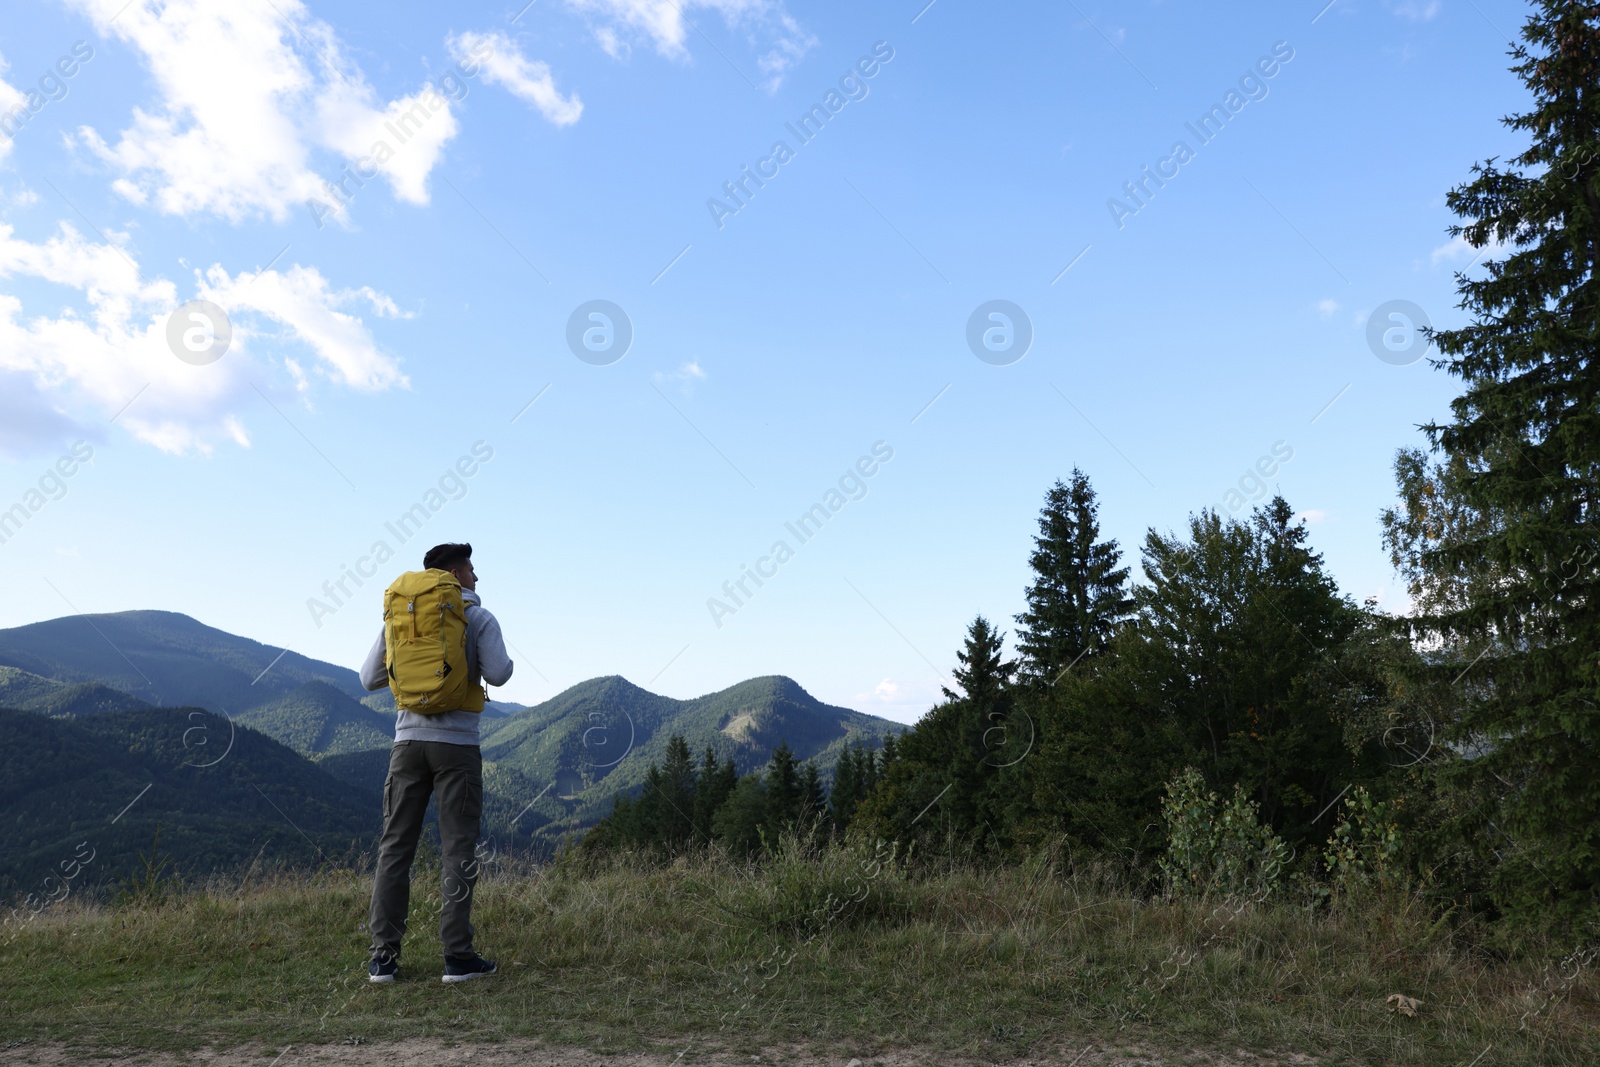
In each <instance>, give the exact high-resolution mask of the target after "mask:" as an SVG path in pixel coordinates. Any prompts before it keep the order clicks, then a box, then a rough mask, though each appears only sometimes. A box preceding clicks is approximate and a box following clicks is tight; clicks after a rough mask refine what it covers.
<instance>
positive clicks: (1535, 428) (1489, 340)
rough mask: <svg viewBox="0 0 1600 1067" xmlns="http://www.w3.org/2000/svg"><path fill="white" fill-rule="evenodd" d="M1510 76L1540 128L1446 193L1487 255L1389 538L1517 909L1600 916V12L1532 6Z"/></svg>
mask: <svg viewBox="0 0 1600 1067" xmlns="http://www.w3.org/2000/svg"><path fill="white" fill-rule="evenodd" d="M1534 8H1535V10H1534V13H1533V14H1532V15H1531V16H1530V17H1529V19H1528V21H1527V23H1526V24H1525V25H1524V27H1523V31H1522V37H1523V39H1524V41H1525V42H1526V43H1525V44H1523V45H1519V46H1518V47H1517V48H1516V49H1515V50H1514V51H1513V53H1512V55H1513V57H1514V58H1515V60H1516V65H1515V66H1513V67H1512V68H1511V69H1512V70H1513V71H1514V72H1515V73H1516V74H1517V76H1518V77H1519V78H1521V80H1522V82H1523V84H1524V85H1525V86H1526V87H1527V89H1528V90H1529V92H1530V94H1531V96H1532V98H1533V99H1532V106H1531V109H1530V110H1528V111H1526V112H1524V113H1522V114H1519V115H1514V116H1511V117H1509V118H1507V119H1506V120H1505V122H1506V125H1508V126H1509V127H1510V128H1512V129H1514V130H1519V131H1522V132H1524V133H1526V134H1527V135H1528V138H1529V145H1528V147H1527V149H1526V150H1524V151H1523V152H1522V153H1520V154H1519V155H1517V156H1514V157H1512V159H1511V160H1510V161H1509V163H1508V165H1505V166H1502V165H1500V164H1498V163H1497V162H1496V161H1495V160H1493V159H1491V160H1489V161H1487V162H1485V163H1481V164H1478V165H1476V166H1474V167H1473V177H1472V179H1471V180H1470V181H1469V182H1467V183H1466V184H1464V185H1461V186H1458V187H1457V188H1455V189H1454V190H1452V191H1451V192H1450V193H1449V194H1448V195H1447V198H1446V203H1447V204H1448V205H1449V207H1450V209H1451V210H1452V211H1453V212H1455V213H1456V215H1457V216H1458V217H1459V218H1461V219H1462V220H1463V221H1462V223H1460V224H1458V225H1456V226H1453V227H1451V233H1452V234H1454V235H1457V236H1460V237H1463V238H1464V239H1465V240H1466V242H1467V243H1468V244H1469V245H1471V246H1472V247H1474V248H1490V249H1491V253H1492V254H1491V255H1490V256H1489V257H1488V258H1487V259H1486V260H1485V262H1484V271H1485V273H1484V276H1482V277H1478V278H1469V277H1467V275H1465V274H1458V275H1457V276H1456V285H1457V292H1458V293H1459V295H1460V297H1461V307H1462V308H1464V309H1465V310H1466V311H1467V312H1469V313H1470V315H1471V319H1472V321H1471V322H1470V323H1469V324H1467V325H1465V326H1462V327H1460V328H1458V329H1451V330H1440V331H1436V332H1434V333H1433V334H1432V338H1433V340H1434V341H1436V342H1437V343H1438V346H1439V350H1440V352H1441V353H1442V357H1441V358H1440V359H1439V360H1436V361H1435V366H1438V367H1441V368H1443V369H1444V370H1447V371H1448V372H1449V373H1451V374H1453V375H1455V376H1456V377H1458V378H1460V379H1461V380H1462V383H1463V392H1462V394H1461V395H1460V396H1458V397H1457V398H1456V399H1455V400H1454V401H1453V402H1452V403H1451V414H1452V418H1451V419H1450V421H1449V422H1447V423H1443V424H1440V423H1433V424H1429V425H1427V426H1425V427H1423V429H1424V432H1425V434H1426V436H1427V438H1428V443H1429V446H1430V451H1431V452H1432V453H1433V454H1434V455H1436V456H1439V457H1440V461H1439V462H1435V463H1431V464H1430V462H1429V461H1428V458H1427V457H1426V456H1425V455H1424V454H1423V453H1421V452H1418V451H1410V452H1403V453H1402V454H1401V455H1400V457H1399V458H1398V460H1397V461H1396V465H1395V469H1396V476H1397V479H1398V481H1399V490H1400V497H1401V505H1400V507H1399V508H1397V509H1395V510H1393V511H1391V512H1388V513H1386V515H1385V540H1386V542H1387V543H1388V545H1389V547H1390V550H1391V552H1392V554H1393V556H1394V560H1395V563H1396V565H1397V566H1399V567H1401V569H1402V570H1403V571H1404V573H1405V574H1406V576H1407V578H1408V580H1409V583H1410V585H1411V588H1412V594H1413V597H1414V599H1415V602H1416V605H1417V614H1416V615H1415V616H1414V617H1413V618H1412V619H1411V620H1410V623H1411V626H1412V632H1413V635H1414V637H1415V638H1417V639H1418V641H1419V642H1420V643H1422V644H1423V645H1424V646H1425V647H1428V648H1430V649H1436V650H1437V651H1438V654H1436V655H1434V656H1433V657H1432V659H1433V661H1434V663H1435V666H1434V668H1433V669H1434V671H1435V672H1436V673H1438V674H1440V675H1441V676H1451V675H1454V676H1455V677H1456V678H1457V679H1458V685H1459V690H1460V697H1461V701H1462V709H1461V712H1460V715H1459V718H1458V721H1456V722H1454V723H1452V724H1450V726H1451V730H1450V734H1449V738H1448V740H1449V751H1452V752H1459V753H1467V754H1471V755H1472V756H1474V757H1475V758H1471V759H1462V760H1457V761H1455V762H1454V764H1453V771H1454V772H1455V773H1457V774H1459V776H1460V778H1461V779H1462V782H1461V784H1462V785H1463V787H1464V788H1467V789H1469V790H1479V789H1484V790H1489V791H1491V792H1492V793H1493V794H1494V796H1495V797H1496V798H1497V799H1496V800H1495V801H1494V803H1493V810H1492V811H1491V812H1490V813H1488V814H1487V815H1486V817H1485V827H1484V829H1485V832H1486V833H1488V834H1490V835H1492V840H1493V841H1494V843H1495V844H1494V849H1493V851H1494V852H1495V854H1496V855H1497V856H1498V857H1499V869H1498V870H1497V872H1496V882H1497V887H1498V896H1499V900H1500V903H1501V905H1502V906H1503V907H1505V908H1507V909H1508V910H1511V911H1514V912H1518V913H1521V914H1524V915H1528V916H1530V917H1531V916H1534V915H1547V916H1554V917H1556V918H1559V919H1561V920H1563V921H1565V922H1567V923H1571V924H1574V925H1576V924H1581V923H1583V922H1586V921H1589V920H1592V919H1593V918H1595V917H1597V916H1600V659H1597V656H1596V651H1595V650H1596V649H1597V648H1600V570H1597V567H1596V556H1597V551H1600V548H1597V546H1600V365H1597V363H1596V355H1597V349H1600V277H1597V274H1596V268H1597V267H1600V7H1596V5H1595V4H1593V3H1573V2H1570V0H1567V2H1561V0H1537V2H1536V3H1535V5H1534Z"/></svg>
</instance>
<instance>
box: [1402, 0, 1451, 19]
mask: <svg viewBox="0 0 1600 1067" xmlns="http://www.w3.org/2000/svg"><path fill="white" fill-rule="evenodd" d="M1390 10H1392V11H1393V12H1394V13H1395V14H1396V15H1398V16H1400V17H1401V18H1403V19H1406V20H1408V21H1410V22H1430V21H1432V19H1433V16H1435V15H1437V14H1438V13H1439V0H1427V3H1423V2H1422V0H1405V2H1404V3H1400V4H1395V5H1394V6H1393V7H1392V8H1391V9H1390Z"/></svg>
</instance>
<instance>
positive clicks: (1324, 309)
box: [1317, 299, 1339, 319]
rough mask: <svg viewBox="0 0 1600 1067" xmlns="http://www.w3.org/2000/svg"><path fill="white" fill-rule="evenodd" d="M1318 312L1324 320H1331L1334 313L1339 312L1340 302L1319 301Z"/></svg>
mask: <svg viewBox="0 0 1600 1067" xmlns="http://www.w3.org/2000/svg"><path fill="white" fill-rule="evenodd" d="M1317 310H1318V311H1319V312H1321V313H1322V317H1323V318H1324V319H1331V318H1333V316H1334V313H1335V312H1337V311H1338V310H1339V301H1337V300H1331V299H1330V300H1318V301H1317Z"/></svg>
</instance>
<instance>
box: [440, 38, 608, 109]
mask: <svg viewBox="0 0 1600 1067" xmlns="http://www.w3.org/2000/svg"><path fill="white" fill-rule="evenodd" d="M445 43H446V45H447V46H448V47H449V49H450V56H451V58H452V59H454V60H455V61H456V62H458V63H462V64H466V63H469V62H471V61H472V60H473V59H474V58H478V59H479V64H480V65H479V70H480V72H481V73H482V75H483V80H484V81H485V82H487V83H489V84H491V85H499V86H503V87H504V88H505V89H506V90H508V91H509V92H510V93H511V94H512V95H513V96H515V97H517V98H518V99H520V100H522V101H523V102H524V103H527V104H531V105H532V106H534V107H536V108H538V109H539V113H540V114H542V115H543V116H544V117H545V118H546V119H549V120H550V121H551V122H553V123H555V124H556V125H557V126H571V125H572V124H573V123H574V122H577V121H578V117H579V116H580V115H582V114H583V101H581V100H579V99H578V94H577V93H573V94H572V95H571V96H562V95H561V93H560V92H558V91H557V90H556V83H555V78H554V77H553V76H552V75H551V73H550V65H549V64H548V63H543V62H541V61H539V60H536V59H528V58H527V57H525V56H524V55H523V54H522V50H521V49H520V48H518V47H517V44H516V42H515V41H513V40H511V39H510V38H509V37H507V36H506V35H505V34H503V33H489V34H483V33H462V34H457V35H456V36H454V37H451V38H449V40H447V41H446V42H445ZM485 53H487V58H481V57H484V56H485Z"/></svg>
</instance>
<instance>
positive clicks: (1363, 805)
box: [1322, 786, 1403, 893]
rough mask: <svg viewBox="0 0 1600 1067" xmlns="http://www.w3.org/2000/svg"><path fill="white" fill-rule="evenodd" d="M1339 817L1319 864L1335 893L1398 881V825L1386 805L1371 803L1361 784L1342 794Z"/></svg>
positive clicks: (1386, 885) (1386, 886) (1399, 870)
mask: <svg viewBox="0 0 1600 1067" xmlns="http://www.w3.org/2000/svg"><path fill="white" fill-rule="evenodd" d="M1340 810H1341V812H1342V817H1341V818H1340V820H1339V824H1338V825H1337V826H1335V827H1334V829H1333V836H1332V837H1330V838H1328V845H1327V848H1326V849H1325V850H1324V851H1323V853H1322V863H1323V866H1324V867H1325V868H1326V869H1327V872H1328V882H1329V888H1330V889H1331V890H1332V892H1335V893H1351V892H1359V891H1362V890H1366V889H1372V888H1389V887H1391V886H1394V885H1396V884H1398V883H1399V881H1400V878H1401V875H1402V870H1403V869H1402V866H1401V860H1400V827H1399V825H1398V824H1397V823H1396V822H1395V821H1394V818H1393V813H1392V812H1391V811H1390V810H1389V806H1388V805H1387V804H1381V803H1375V802H1374V801H1373V799H1372V796H1371V794H1369V793H1368V792H1367V790H1366V787H1365V786H1357V787H1356V788H1355V789H1352V790H1351V791H1350V795H1349V796H1347V797H1345V799H1344V804H1343V805H1341V808H1340Z"/></svg>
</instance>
